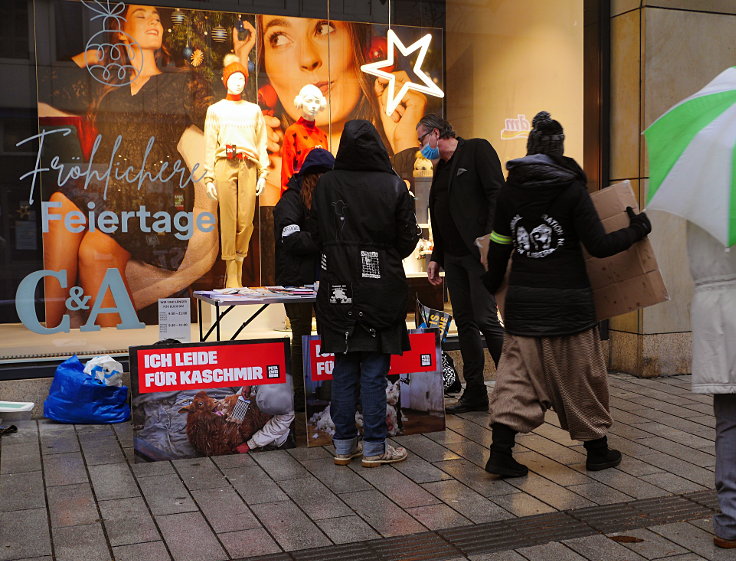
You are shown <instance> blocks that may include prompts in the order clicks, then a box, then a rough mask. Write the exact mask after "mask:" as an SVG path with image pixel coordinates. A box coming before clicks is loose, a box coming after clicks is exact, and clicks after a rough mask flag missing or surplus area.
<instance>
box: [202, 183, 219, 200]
mask: <svg viewBox="0 0 736 561" xmlns="http://www.w3.org/2000/svg"><path fill="white" fill-rule="evenodd" d="M205 187H206V188H207V196H208V197H209V198H210V199H212V200H213V201H216V200H217V189H216V188H215V184H214V183H212V182H210V183H207V184H206V185H205Z"/></svg>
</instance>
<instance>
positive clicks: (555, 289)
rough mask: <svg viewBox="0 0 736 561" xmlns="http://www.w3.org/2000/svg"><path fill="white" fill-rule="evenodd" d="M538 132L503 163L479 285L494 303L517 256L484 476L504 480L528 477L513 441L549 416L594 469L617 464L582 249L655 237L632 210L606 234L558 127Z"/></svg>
mask: <svg viewBox="0 0 736 561" xmlns="http://www.w3.org/2000/svg"><path fill="white" fill-rule="evenodd" d="M532 126H533V128H532V131H531V132H530V134H529V140H528V143H527V155H526V156H525V157H523V158H519V159H516V160H511V161H509V162H508V163H507V164H506V167H507V169H508V170H509V174H508V179H507V181H506V185H505V186H504V187H503V188H502V189H501V191H500V193H499V195H498V201H497V206H496V215H495V219H494V225H493V232H492V233H491V244H490V248H489V252H488V260H489V262H488V265H489V266H488V271H489V272H488V273H486V275H485V276H484V278H483V281H484V283H485V285H486V288H487V289H488V290H489V292H491V293H492V294H494V293H495V292H496V291H497V290H498V288H499V287H500V286H501V283H502V281H503V279H504V274H505V272H506V265H507V262H508V259H509V257H511V255H512V253H513V260H512V262H511V272H510V276H509V283H508V284H509V286H508V293H507V295H506V303H505V318H504V320H505V325H504V328H505V331H506V334H505V338H504V346H503V354H502V357H501V361H500V364H499V369H498V373H497V376H498V377H497V381H496V386H495V388H494V391H493V393H492V395H491V402H490V406H491V407H490V409H491V427H492V428H493V443H492V444H491V455H490V458H489V460H488V463H487V464H486V471H488V472H490V473H494V474H497V475H501V476H505V477H518V476H523V475H526V474H527V472H528V470H527V468H526V466H524V465H522V464H520V463H518V462H517V461H516V460H514V458H513V457H512V455H511V449H512V447H513V445H514V437H515V435H516V433H517V432H530V431H532V430H534V429H535V428H536V427H538V426H539V425H541V424H542V423H543V422H544V414H545V411H546V410H547V409H550V408H552V409H554V410H555V412H556V413H557V416H558V417H559V420H560V426H561V427H562V428H563V429H565V430H567V431H569V433H570V437H571V438H572V439H575V440H582V441H583V445H584V446H585V449H586V450H587V454H588V456H587V461H586V468H587V469H588V470H601V469H606V468H610V467H614V466H617V465H618V464H619V463H620V462H621V453H620V452H618V451H617V450H611V449H609V448H608V443H607V440H606V432H607V430H608V428H609V427H610V426H611V424H612V419H611V415H610V413H609V408H608V382H607V374H608V372H607V370H606V363H605V360H604V358H603V352H602V350H601V343H600V337H599V334H598V327H597V322H596V314H595V307H594V304H593V293H592V289H591V286H590V281H589V280H588V275H587V273H586V269H585V263H584V257H583V251H582V247H583V246H584V247H585V249H587V250H588V252H589V253H590V254H591V255H593V256H594V257H607V256H609V255H613V254H615V253H619V252H621V251H624V250H626V249H628V248H629V247H630V246H631V245H632V244H634V243H636V242H637V241H639V240H641V239H642V238H644V237H645V236H647V235H648V234H649V232H650V231H651V224H650V223H649V219H648V218H647V217H646V215H645V214H644V213H641V214H638V215H637V214H635V213H634V212H633V210H632V209H631V208H630V207H629V208H628V209H627V211H628V214H629V219H630V225H629V226H628V227H626V228H622V229H620V230H617V231H615V232H611V233H609V234H606V233H605V231H604V229H603V225H602V224H601V221H600V219H599V217H598V213H597V212H596V210H595V207H594V206H593V202H592V200H591V198H590V195H589V194H588V191H587V188H586V178H585V173H584V172H583V170H582V169H581V168H580V166H579V165H578V164H577V163H576V162H575V160H573V159H572V158H566V157H564V156H563V155H562V154H563V140H564V138H565V136H564V134H563V130H562V126H561V125H560V124H559V123H558V122H557V121H555V120H553V119H552V118H551V116H550V115H549V113H547V112H545V111H542V112H540V113H538V114H537V116H536V117H534V120H533V121H532Z"/></svg>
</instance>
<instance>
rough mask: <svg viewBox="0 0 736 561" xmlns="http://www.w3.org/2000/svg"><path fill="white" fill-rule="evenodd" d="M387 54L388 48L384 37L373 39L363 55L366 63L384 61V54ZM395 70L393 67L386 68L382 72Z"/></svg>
mask: <svg viewBox="0 0 736 561" xmlns="http://www.w3.org/2000/svg"><path fill="white" fill-rule="evenodd" d="M387 53H388V48H387V45H386V38H385V37H373V39H371V44H370V45H369V46H368V49H366V53H365V59H366V60H367V61H368V62H376V61H377V60H384V59H385V58H386V54H387ZM394 68H395V65H392V66H387V67H386V68H385V69H384V70H385V71H386V72H393V71H394Z"/></svg>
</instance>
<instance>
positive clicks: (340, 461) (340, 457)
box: [332, 442, 363, 466]
mask: <svg viewBox="0 0 736 561" xmlns="http://www.w3.org/2000/svg"><path fill="white" fill-rule="evenodd" d="M362 455H363V443H362V442H358V443H357V444H356V445H355V450H353V451H352V452H350V453H349V454H335V455H334V456H333V458H332V461H333V462H335V465H336V466H346V465H348V464H349V463H350V460H352V459H353V458H360V457H361V456H362Z"/></svg>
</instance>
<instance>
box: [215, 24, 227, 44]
mask: <svg viewBox="0 0 736 561" xmlns="http://www.w3.org/2000/svg"><path fill="white" fill-rule="evenodd" d="M212 40H213V41H216V42H218V43H222V42H223V41H226V40H227V29H225V28H224V27H222V26H221V25H216V26H215V27H213V28H212Z"/></svg>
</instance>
